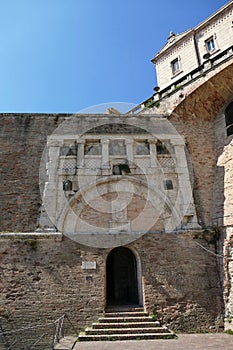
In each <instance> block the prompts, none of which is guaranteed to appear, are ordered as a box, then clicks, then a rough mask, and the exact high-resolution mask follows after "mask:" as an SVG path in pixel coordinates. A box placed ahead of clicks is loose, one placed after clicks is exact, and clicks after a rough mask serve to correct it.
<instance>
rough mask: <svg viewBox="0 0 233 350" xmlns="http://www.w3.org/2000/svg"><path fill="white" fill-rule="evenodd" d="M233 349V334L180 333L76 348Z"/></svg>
mask: <svg viewBox="0 0 233 350" xmlns="http://www.w3.org/2000/svg"><path fill="white" fill-rule="evenodd" d="M157 349H158V350H196V349H198V350H233V335H228V334H224V333H222V334H179V336H178V338H177V339H171V340H170V339H167V340H140V341H136V340H135V341H134V340H130V341H114V342H111V341H108V342H107V341H103V342H79V343H77V344H76V346H75V347H74V350H157Z"/></svg>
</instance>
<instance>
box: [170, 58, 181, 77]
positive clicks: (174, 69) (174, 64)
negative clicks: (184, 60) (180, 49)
mask: <svg viewBox="0 0 233 350" xmlns="http://www.w3.org/2000/svg"><path fill="white" fill-rule="evenodd" d="M171 67H172V74H176V73H178V72H179V71H180V63H179V59H178V58H176V59H175V60H173V61H172V62H171Z"/></svg>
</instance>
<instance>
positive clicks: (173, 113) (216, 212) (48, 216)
mask: <svg viewBox="0 0 233 350" xmlns="http://www.w3.org/2000/svg"><path fill="white" fill-rule="evenodd" d="M232 6H233V3H232V1H231V2H229V3H228V4H227V5H226V6H224V7H223V8H222V9H220V10H219V11H217V12H216V13H215V14H213V15H212V16H210V17H209V18H208V19H206V20H205V21H204V22H203V23H201V24H200V25H198V26H197V27H196V28H195V29H194V30H190V31H187V32H186V33H184V34H181V35H174V34H171V36H170V37H169V42H168V43H167V44H166V45H165V47H164V48H163V49H162V50H161V51H160V52H159V53H158V54H157V55H156V56H155V58H154V59H153V62H154V63H155V65H156V69H157V74H158V82H159V85H160V89H156V93H155V94H154V95H153V96H151V97H150V98H149V99H148V100H147V101H144V102H143V103H142V104H141V105H140V106H138V107H137V108H135V109H134V110H132V111H129V113H127V114H124V115H119V114H112V115H111V114H103V115H67V114H56V115H53V114H2V115H1V116H0V123H1V134H0V136H1V137H0V145H1V157H0V165H1V169H2V171H1V181H0V189H1V196H2V199H1V202H0V209H1V216H0V219H1V231H2V232H1V234H0V239H1V245H0V261H1V307H0V316H1V327H2V330H3V331H4V332H5V333H6V332H7V331H9V330H11V329H12V328H14V329H20V328H22V327H24V328H25V329H26V328H27V326H29V325H31V324H45V325H46V328H47V331H48V332H50V331H51V332H52V331H53V330H52V326H51V324H52V323H51V322H52V321H53V320H55V319H57V318H59V317H60V316H61V315H63V314H65V313H66V314H67V315H69V318H70V319H71V320H72V323H73V324H74V325H75V327H76V329H77V330H81V329H82V328H83V327H84V326H86V325H88V324H90V322H93V321H95V320H96V319H97V318H98V317H99V316H101V315H103V313H104V312H105V311H106V310H107V309H108V308H110V307H112V306H116V305H117V306H120V307H125V306H127V305H131V306H132V305H133V306H134V307H136V306H140V307H143V308H144V309H145V310H146V311H148V312H149V313H153V314H155V315H156V317H157V318H158V319H159V320H160V321H161V322H162V323H163V324H166V325H168V326H169V327H170V328H172V329H173V330H179V331H189V332H195V331H210V330H222V329H223V328H224V326H225V329H228V328H231V327H232V323H231V320H232V317H233V284H232V280H233V262H232V261H233V239H232V237H233V203H232V198H233V197H232V194H233V181H232V177H233V170H232V169H233V167H232V158H233V148H232V147H233V143H232V142H233V141H232V138H233V136H232V135H233V130H232V124H233V108H232V106H233V79H232V76H233V50H232V46H233V42H232V37H233V36H232ZM229 26H230V27H231V28H229ZM223 33H225V35H223ZM207 54H208V55H207ZM203 56H205V57H203ZM12 140H13V141H12ZM50 328H51V329H50ZM32 336H33V335H32V334H27V335H24V337H21V338H22V339H26V338H28V339H30V337H32ZM11 337H12V336H11ZM8 340H9V339H8Z"/></svg>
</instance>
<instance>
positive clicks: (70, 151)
mask: <svg viewBox="0 0 233 350" xmlns="http://www.w3.org/2000/svg"><path fill="white" fill-rule="evenodd" d="M60 154H61V156H67V157H68V156H76V155H77V145H76V144H73V145H70V146H68V145H67V146H63V147H62V148H61V151H60Z"/></svg>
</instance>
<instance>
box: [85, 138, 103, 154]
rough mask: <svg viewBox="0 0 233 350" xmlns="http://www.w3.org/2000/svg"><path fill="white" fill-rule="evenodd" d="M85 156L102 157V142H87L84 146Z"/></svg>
mask: <svg viewBox="0 0 233 350" xmlns="http://www.w3.org/2000/svg"><path fill="white" fill-rule="evenodd" d="M84 154H85V156H86V155H88V156H100V155H101V143H100V140H96V141H89V140H87V141H86V143H85V146H84Z"/></svg>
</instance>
